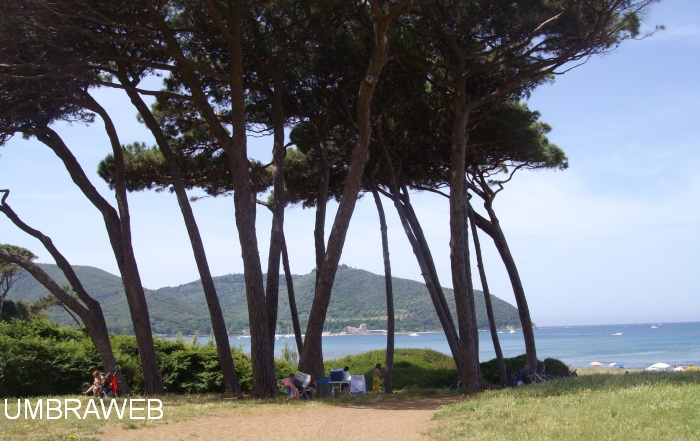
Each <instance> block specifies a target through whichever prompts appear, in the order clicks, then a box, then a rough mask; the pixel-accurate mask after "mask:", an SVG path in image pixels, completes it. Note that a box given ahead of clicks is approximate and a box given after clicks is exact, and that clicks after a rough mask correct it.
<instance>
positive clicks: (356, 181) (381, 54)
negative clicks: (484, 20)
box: [299, 0, 405, 378]
mask: <svg viewBox="0 0 700 441" xmlns="http://www.w3.org/2000/svg"><path fill="white" fill-rule="evenodd" d="M370 3H371V6H372V9H373V12H374V14H375V17H377V22H376V23H375V24H374V37H375V44H374V49H373V51H372V55H371V57H370V60H369V66H368V68H367V71H366V74H365V77H364V79H363V81H362V84H361V85H360V91H359V94H358V108H357V120H358V123H359V140H358V142H357V144H356V145H355V147H354V148H353V151H352V156H351V159H350V166H349V168H348V174H347V177H346V181H345V188H344V189H343V194H342V198H341V201H340V205H339V206H338V212H337V213H336V217H335V221H334V222H333V228H332V229H331V234H330V237H329V239H328V247H327V249H326V254H325V257H324V261H323V268H322V269H321V275H320V276H319V277H318V279H317V282H316V290H315V294H314V300H313V303H312V305H311V312H310V313H309V322H308V324H307V327H306V339H305V341H304V350H303V351H302V353H301V359H300V362H299V369H300V370H301V371H302V372H306V373H308V374H310V375H311V376H312V377H315V378H319V377H322V376H324V372H323V352H322V351H323V350H322V339H321V337H322V333H323V324H324V322H325V320H326V311H327V310H328V304H329V302H330V297H331V289H332V288H333V281H334V280H335V274H336V271H337V269H338V262H339V261H340V255H341V253H342V250H343V245H344V243H345V237H346V234H347V231H348V226H349V225H350V219H351V218H352V213H353V211H354V209H355V203H356V202H357V196H358V194H359V191H360V187H361V184H362V175H363V173H364V169H365V164H366V163H367V160H368V159H369V155H368V152H369V142H370V136H371V133H372V126H371V121H370V111H371V102H372V95H373V93H374V88H375V86H376V84H377V80H378V79H379V75H380V73H381V71H382V69H383V68H384V65H385V64H386V62H387V60H388V42H387V30H388V27H389V23H390V22H391V19H390V18H387V17H386V16H384V14H383V13H382V12H381V8H380V7H379V6H378V5H376V2H374V1H372V0H371V1H370ZM400 3H405V2H403V0H402V2H400Z"/></svg>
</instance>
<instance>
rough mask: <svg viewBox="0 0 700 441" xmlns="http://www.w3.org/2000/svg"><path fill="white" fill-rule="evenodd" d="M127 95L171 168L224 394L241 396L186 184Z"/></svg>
mask: <svg viewBox="0 0 700 441" xmlns="http://www.w3.org/2000/svg"><path fill="white" fill-rule="evenodd" d="M120 71H121V69H120ZM118 76H119V80H120V81H121V82H122V83H123V84H126V85H131V84H130V81H129V78H128V77H127V76H126V75H125V74H124V73H123V72H120V74H119V75H118ZM127 94H128V95H129V98H130V99H131V102H132V104H133V105H134V107H136V110H138V112H139V114H140V115H141V117H142V118H143V120H144V123H145V124H146V126H147V127H148V128H149V130H150V131H151V133H152V134H153V136H154V137H155V139H156V143H157V144H158V148H159V149H160V151H161V153H162V154H163V158H165V162H166V164H167V165H168V170H169V171H170V176H171V178H172V185H173V189H174V190H175V195H176V197H177V202H178V205H179V206H180V212H181V213H182V218H183V220H184V221H185V227H186V228H187V234H188V236H189V238H190V244H191V246H192V252H193V254H194V260H195V263H196V264H197V270H198V271H199V277H200V279H201V281H202V288H203V289H204V298H205V299H206V302H207V308H208V309H209V316H210V317H211V326H212V331H213V333H214V340H215V341H216V350H217V355H218V358H219V365H220V366H221V372H222V374H223V379H224V387H225V390H226V393H228V394H233V395H240V394H241V385H240V383H239V381H238V375H237V374H236V369H235V367H234V365H233V357H232V355H231V344H230V343H229V340H228V331H227V329H226V322H225V320H224V314H223V312H222V311H221V304H220V303H219V297H218V295H217V293H216V287H215V286H214V279H213V278H212V275H211V271H210V270H209V262H208V261H207V255H206V252H205V250H204V243H203V242H202V236H201V234H200V233H199V227H198V226H197V221H196V219H195V217H194V213H193V211H192V206H191V205H190V201H189V199H188V198H187V192H186V191H185V184H184V183H183V180H182V174H181V173H180V167H179V165H178V163H177V158H176V157H175V153H174V152H173V150H172V149H171V148H170V143H169V142H168V140H167V138H166V137H165V135H164V133H163V131H162V130H161V128H160V125H159V124H158V122H157V121H156V119H155V117H154V116H153V114H152V113H151V110H150V109H149V108H148V106H147V105H146V103H145V102H144V101H143V100H142V99H141V96H140V95H139V94H138V93H136V92H133V91H129V90H127Z"/></svg>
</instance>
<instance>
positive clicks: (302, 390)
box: [277, 372, 311, 399]
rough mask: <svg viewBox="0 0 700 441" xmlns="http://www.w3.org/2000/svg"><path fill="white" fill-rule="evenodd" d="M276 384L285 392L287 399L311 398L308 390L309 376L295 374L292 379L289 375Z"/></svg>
mask: <svg viewBox="0 0 700 441" xmlns="http://www.w3.org/2000/svg"><path fill="white" fill-rule="evenodd" d="M277 382H278V383H280V384H281V385H282V386H284V388H285V389H286V390H287V398H288V399H299V398H306V399H309V398H311V391H310V390H309V389H308V387H309V385H310V384H311V375H308V374H305V373H303V372H297V373H296V374H295V375H294V376H293V377H292V376H291V375H290V376H289V377H286V378H283V379H281V380H278V381H277Z"/></svg>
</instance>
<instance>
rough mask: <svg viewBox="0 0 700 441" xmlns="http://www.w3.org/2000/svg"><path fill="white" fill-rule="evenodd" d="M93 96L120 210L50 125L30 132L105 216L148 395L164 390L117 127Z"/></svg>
mask: <svg viewBox="0 0 700 441" xmlns="http://www.w3.org/2000/svg"><path fill="white" fill-rule="evenodd" d="M89 104H93V105H97V103H96V102H94V100H92V102H91V103H88V104H86V105H85V107H86V108H88V109H89V110H93V111H95V112H96V113H99V114H100V116H101V117H102V118H103V121H104V123H105V129H106V131H107V134H108V135H109V138H110V143H111V145H112V151H113V154H114V160H115V161H114V162H115V181H116V183H117V184H118V189H117V191H116V192H115V194H116V198H117V204H118V208H119V214H117V212H116V211H115V209H114V208H113V207H112V206H111V205H110V204H109V203H108V202H107V201H106V200H105V199H104V198H103V197H102V196H101V195H100V194H99V192H98V191H97V190H96V189H95V187H94V186H93V185H92V183H91V182H90V180H89V179H88V178H87V176H86V175H85V172H84V171H83V169H82V167H81V166H80V164H79V163H78V161H77V160H76V159H75V156H73V154H72V153H71V151H70V150H69V149H68V147H67V146H66V145H65V143H64V142H63V140H62V139H61V137H60V136H59V135H58V134H57V133H56V132H55V131H53V130H52V129H50V128H48V127H46V128H44V129H43V130H42V131H41V132H36V133H31V134H32V135H35V136H36V138H37V139H38V140H39V141H40V142H42V143H43V144H45V145H46V146H48V147H49V148H50V149H51V150H53V152H54V153H55V154H56V156H58V157H59V158H60V159H61V160H62V161H63V164H64V165H65V167H66V170H68V173H69V174H70V176H71V179H72V180H73V182H74V183H75V184H76V185H77V186H78V188H80V190H81V191H82V192H83V194H84V195H85V196H86V197H87V198H88V200H90V202H92V204H93V205H94V206H95V207H96V208H97V209H98V210H100V212H101V213H102V216H103V218H104V220H105V226H106V228H107V235H108V237H109V241H110V244H111V245H112V250H113V252H114V256H115V258H116V260H117V266H118V268H119V272H120V274H121V276H122V283H123V284H124V292H125V294H126V300H127V304H128V305H129V313H130V314H131V321H132V324H133V326H134V334H135V336H136V344H137V346H138V349H139V358H140V359H141V368H142V369H143V374H144V386H145V390H146V393H147V394H149V395H152V394H160V393H162V392H163V379H162V377H161V375H160V368H159V367H158V360H157V358H156V352H155V347H154V345H153V332H152V330H151V322H150V319H149V314H148V305H147V303H146V296H145V293H144V291H143V286H142V285H141V278H140V276H139V271H138V266H137V264H136V259H135V257H134V252H133V247H132V245H131V225H130V221H129V207H128V204H127V201H126V184H125V179H124V158H123V156H122V150H121V145H120V144H119V140H118V138H117V137H116V130H115V129H114V125H113V124H112V123H111V120H110V119H109V117H108V115H107V114H106V112H105V111H104V109H102V108H101V107H100V106H99V105H97V107H94V106H89Z"/></svg>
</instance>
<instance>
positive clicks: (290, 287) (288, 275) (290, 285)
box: [282, 235, 304, 353]
mask: <svg viewBox="0 0 700 441" xmlns="http://www.w3.org/2000/svg"><path fill="white" fill-rule="evenodd" d="M282 265H283V266H284V277H285V279H286V281H287V294H288V295H289V312H290V314H291V316H292V326H293V327H294V337H295V339H296V342H297V351H298V352H299V353H301V350H302V349H304V341H303V340H302V339H301V325H300V324H299V314H298V313H297V301H296V299H295V298H294V280H293V279H292V270H291V269H290V268H289V255H288V254H287V241H286V239H285V237H284V235H282Z"/></svg>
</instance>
